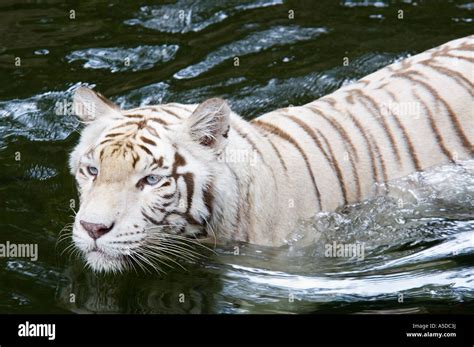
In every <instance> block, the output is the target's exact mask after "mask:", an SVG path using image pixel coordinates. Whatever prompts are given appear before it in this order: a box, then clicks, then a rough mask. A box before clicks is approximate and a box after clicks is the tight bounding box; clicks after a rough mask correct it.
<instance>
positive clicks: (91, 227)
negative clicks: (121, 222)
mask: <svg viewBox="0 0 474 347" xmlns="http://www.w3.org/2000/svg"><path fill="white" fill-rule="evenodd" d="M79 223H81V225H82V227H83V228H84V229H86V231H87V233H88V234H89V236H90V237H92V238H93V239H94V240H97V239H98V238H99V237H101V236H102V235H105V234H107V233H108V232H109V231H110V230H112V228H113V227H114V223H112V225H111V226H109V227H108V226H107V225H105V224H97V223H89V222H85V221H83V220H81V221H80V222H79Z"/></svg>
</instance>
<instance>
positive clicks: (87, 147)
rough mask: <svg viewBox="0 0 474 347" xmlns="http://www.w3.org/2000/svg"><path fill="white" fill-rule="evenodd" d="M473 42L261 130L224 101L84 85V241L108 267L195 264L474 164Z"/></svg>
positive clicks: (275, 117) (77, 104) (90, 260)
mask: <svg viewBox="0 0 474 347" xmlns="http://www.w3.org/2000/svg"><path fill="white" fill-rule="evenodd" d="M473 41H474V36H469V37H466V38H463V39H459V40H454V41H451V42H448V43H446V44H444V45H442V46H440V47H437V48H434V49H431V50H428V51H426V52H424V53H421V54H418V55H415V56H412V57H410V58H408V59H405V60H403V61H400V62H397V63H394V64H392V65H390V66H388V67H385V68H383V69H381V70H379V71H377V72H375V73H373V74H371V75H369V76H367V77H365V78H363V79H361V80H359V81H358V82H356V83H353V84H351V85H348V86H345V87H343V88H341V89H339V90H337V91H335V92H334V93H332V94H330V95H328V96H325V97H323V98H321V99H318V100H316V101H313V102H311V103H308V104H306V105H302V106H296V107H288V108H283V109H278V110H275V111H272V112H270V113H267V114H264V115H262V116H260V117H258V118H256V119H254V120H252V121H250V122H249V121H246V120H244V119H243V118H241V117H240V116H239V115H237V114H236V113H234V112H232V111H231V109H230V108H229V106H228V104H227V103H226V102H225V101H224V100H222V99H219V98H212V99H209V100H206V101H204V102H202V103H201V104H199V105H185V104H178V103H170V104H164V105H155V106H146V107H140V108H135V109H130V110H122V109H120V108H119V107H118V106H116V105H115V104H113V103H112V102H111V101H109V100H108V99H106V98H105V97H104V96H102V95H101V94H99V93H96V92H94V91H92V90H90V89H88V88H85V87H81V88H78V89H77V90H76V92H75V95H74V102H73V105H74V110H75V112H76V114H77V116H78V117H79V119H80V120H81V121H82V122H83V123H84V124H85V128H84V129H83V130H82V133H81V138H80V141H79V143H78V145H77V146H76V147H75V149H74V150H73V152H72V153H71V156H70V163H69V164H70V169H71V172H72V174H73V175H74V176H75V178H76V181H77V186H78V191H79V196H80V208H79V210H78V212H77V214H76V217H75V221H74V225H73V234H72V237H73V241H74V244H75V246H76V247H77V249H79V250H80V251H81V253H82V254H83V255H84V258H85V260H86V262H87V264H88V265H89V266H90V267H91V268H92V269H93V270H95V271H104V272H115V271H123V270H126V269H129V268H136V267H138V268H147V267H152V268H154V269H159V266H160V264H170V263H171V264H176V260H177V259H179V258H182V259H187V260H191V259H194V257H195V256H196V251H195V250H192V249H190V247H189V246H192V245H202V244H208V243H211V244H216V243H224V242H228V241H234V242H248V243H253V244H258V245H265V246H275V247H277V246H281V245H284V244H286V243H287V242H288V238H289V235H290V233H291V232H292V230H294V228H295V226H296V225H297V223H299V221H301V220H305V219H308V218H312V217H314V216H315V214H316V213H317V212H319V211H333V210H335V209H337V208H338V207H340V206H344V205H346V204H350V203H354V202H358V201H361V200H363V199H366V198H367V197H370V196H371V195H373V194H376V193H377V191H376V190H375V187H377V186H378V183H380V182H386V181H390V180H393V179H396V178H399V177H402V176H405V175H408V174H410V173H412V172H414V171H422V170H424V169H426V168H429V167H433V166H436V165H441V164H444V163H449V162H452V163H457V162H458V161H460V160H464V159H470V158H472V157H473V154H474V151H473V142H474V141H473V138H474V134H473V132H474V126H473V118H474V116H473V109H474V105H473V97H472V93H473V85H474V84H473V75H472V69H473V68H474V67H473V59H472V54H473V51H474V42H473ZM405 106H410V107H405Z"/></svg>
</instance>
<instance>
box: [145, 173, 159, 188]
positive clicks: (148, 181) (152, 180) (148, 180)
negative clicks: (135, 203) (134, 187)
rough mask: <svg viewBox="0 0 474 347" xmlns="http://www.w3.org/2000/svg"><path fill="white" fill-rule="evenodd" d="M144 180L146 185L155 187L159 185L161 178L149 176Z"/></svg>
mask: <svg viewBox="0 0 474 347" xmlns="http://www.w3.org/2000/svg"><path fill="white" fill-rule="evenodd" d="M143 180H144V181H145V183H146V184H149V185H150V186H153V185H155V184H157V183H158V181H159V180H160V178H159V177H158V176H157V175H148V176H146V177H145V178H144V179H143Z"/></svg>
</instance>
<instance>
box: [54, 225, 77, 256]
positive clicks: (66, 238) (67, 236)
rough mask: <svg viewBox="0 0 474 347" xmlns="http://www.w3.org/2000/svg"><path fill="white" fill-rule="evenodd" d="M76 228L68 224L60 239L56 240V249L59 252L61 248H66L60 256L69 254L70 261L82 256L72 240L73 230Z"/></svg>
mask: <svg viewBox="0 0 474 347" xmlns="http://www.w3.org/2000/svg"><path fill="white" fill-rule="evenodd" d="M73 227H74V223H68V224H66V225H65V226H64V227H63V228H62V229H61V230H60V231H59V234H58V239H57V240H56V245H55V249H56V250H57V249H58V248H60V247H64V248H63V250H62V251H61V252H60V255H61V256H62V255H64V254H69V259H71V257H72V256H73V255H77V256H80V251H79V250H78V249H77V248H76V247H75V246H74V242H73V240H72V229H73Z"/></svg>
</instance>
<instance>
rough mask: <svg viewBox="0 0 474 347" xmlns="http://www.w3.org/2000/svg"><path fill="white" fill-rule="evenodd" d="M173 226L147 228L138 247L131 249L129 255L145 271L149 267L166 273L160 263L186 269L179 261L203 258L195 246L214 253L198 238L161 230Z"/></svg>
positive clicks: (194, 260)
mask: <svg viewBox="0 0 474 347" xmlns="http://www.w3.org/2000/svg"><path fill="white" fill-rule="evenodd" d="M175 226H176V225H159V226H153V227H150V228H147V229H146V232H147V236H146V237H145V238H144V239H143V240H142V242H141V244H140V246H139V247H136V248H134V249H133V250H132V252H131V254H130V255H129V257H130V258H131V259H132V260H133V262H134V263H136V264H137V265H138V266H139V267H141V268H142V269H144V270H145V271H149V269H150V268H151V269H152V270H155V271H156V272H158V273H166V272H165V271H164V270H163V269H162V265H165V266H166V267H169V268H175V266H178V267H180V268H181V269H183V270H185V271H187V269H186V268H185V267H184V266H183V265H182V264H181V263H180V261H186V262H196V261H198V260H199V259H202V258H204V254H203V253H201V252H198V251H197V250H196V248H201V249H202V250H205V251H210V252H212V253H215V252H214V250H213V249H211V248H209V247H207V246H205V245H203V244H202V243H201V242H199V240H198V239H192V238H189V237H185V236H182V235H176V234H170V233H166V232H163V229H165V228H169V227H175Z"/></svg>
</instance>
